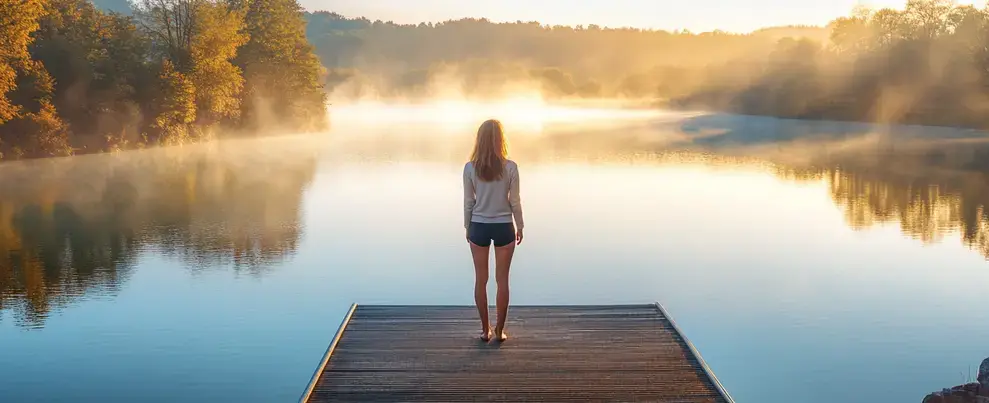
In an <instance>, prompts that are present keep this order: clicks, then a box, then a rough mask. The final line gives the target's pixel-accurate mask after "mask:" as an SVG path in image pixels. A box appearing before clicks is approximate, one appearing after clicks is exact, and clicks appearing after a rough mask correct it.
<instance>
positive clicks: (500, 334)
mask: <svg viewBox="0 0 989 403" xmlns="http://www.w3.org/2000/svg"><path fill="white" fill-rule="evenodd" d="M514 255H515V242H512V243H510V244H508V245H506V246H502V247H496V248H495V281H496V282H497V283H498V296H497V308H498V322H497V324H495V335H494V336H495V338H496V339H497V340H499V341H505V340H507V339H508V336H507V334H506V333H505V319H506V318H507V317H508V270H509V269H510V268H511V267H512V256H514Z"/></svg>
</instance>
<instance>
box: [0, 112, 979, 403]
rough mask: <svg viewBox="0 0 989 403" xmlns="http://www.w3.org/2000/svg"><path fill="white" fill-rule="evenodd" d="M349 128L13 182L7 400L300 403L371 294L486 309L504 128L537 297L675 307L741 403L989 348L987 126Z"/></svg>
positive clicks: (894, 387) (842, 388) (1, 394)
mask: <svg viewBox="0 0 989 403" xmlns="http://www.w3.org/2000/svg"><path fill="white" fill-rule="evenodd" d="M479 111H482V112H484V113H481V112H479ZM333 113H334V128H333V130H332V131H331V132H330V133H325V134H320V135H312V136H301V137H300V136H290V137H279V138H268V139H263V140H239V141H227V142H218V143H213V144H209V145H205V146H195V147H184V148H169V149H155V150H148V151H137V152H128V153H121V154H116V155H98V156H82V157H73V158H68V159H55V160H38V161H29V162H10V163H3V164H0V402H22V401H23V402H79V401H98V402H129V401H136V400H142V401H162V402H173V401H182V402H198V401H203V402H207V401H213V402H215V401H240V402H247V401H256V402H281V401H285V402H288V401H295V400H296V399H298V397H299V396H300V394H301V393H302V392H303V389H304V388H305V386H306V383H307V382H308V381H309V377H310V376H311V375H312V372H313V370H314V369H315V367H316V365H317V364H318V363H319V360H320V358H321V355H322V354H323V352H324V350H325V349H326V346H327V343H328V342H329V341H330V339H331V338H332V336H333V333H334V332H335V330H336V328H337V326H338V325H339V323H340V320H341V319H342V317H343V315H344V314H345V312H346V310H347V309H348V308H349V306H350V304H351V303H352V302H358V303H366V304H375V303H389V304H472V303H473V291H472V285H473V283H472V282H473V272H472V268H471V263H470V255H469V252H468V248H467V246H466V245H465V242H464V238H463V228H462V217H463V216H462V211H461V208H462V207H461V206H462V200H461V197H462V189H461V176H460V175H461V172H462V168H463V163H464V158H465V156H466V155H467V154H468V152H469V147H470V145H471V142H472V140H473V135H474V131H475V128H476V125H477V124H478V123H479V122H480V121H481V120H483V118H485V117H487V116H484V114H485V113H491V114H493V115H495V116H496V117H502V118H503V120H504V122H505V125H506V129H507V130H508V135H509V139H510V149H511V152H512V156H513V158H514V159H515V160H516V161H518V163H519V166H520V170H521V184H522V198H523V207H524V209H525V214H526V223H527V228H526V229H527V231H526V238H525V242H524V243H523V245H522V246H521V247H520V248H519V249H518V251H517V254H516V258H515V263H514V265H513V268H512V270H513V271H512V273H513V274H512V275H513V277H512V287H513V288H512V291H513V294H512V297H513V301H512V302H513V303H515V304H597V303H601V304H606V303H649V302H653V301H661V302H662V303H663V304H664V305H665V306H666V308H667V309H668V310H669V311H670V313H671V314H672V316H673V317H674V318H675V319H676V320H677V322H678V324H679V325H680V326H681V327H682V328H683V330H684V332H685V333H686V334H687V336H688V337H690V339H691V340H692V341H693V342H694V344H695V345H696V346H697V348H698V349H699V350H700V352H701V353H702V354H703V356H704V358H705V360H706V361H707V362H708V364H709V365H710V366H711V367H712V369H713V371H714V372H715V373H716V374H717V376H718V377H719V378H720V380H721V382H722V383H723V384H724V386H725V387H726V388H727V390H728V391H729V392H730V393H731V394H732V395H733V397H734V398H735V399H736V401H738V402H743V403H744V402H781V403H782V402H787V403H790V402H810V403H815V402H821V403H824V402H829V403H830V402H836V401H841V402H846V401H847V402H920V400H921V399H922V398H923V396H924V395H926V394H927V393H929V392H932V391H935V390H939V389H940V388H942V387H949V386H952V385H955V384H958V383H962V382H964V381H966V380H967V379H970V378H974V376H975V370H976V366H977V365H978V363H979V362H980V361H981V359H983V358H985V357H986V356H989V343H987V342H986V341H987V340H989V320H987V319H986V312H985V310H986V307H987V306H989V263H987V256H989V211H987V209H986V208H985V206H986V205H987V204H989V203H987V202H989V175H986V174H984V173H983V172H989V169H987V168H986V166H987V165H989V153H987V152H986V150H989V140H986V139H985V138H983V135H982V134H980V133H976V132H972V131H965V130H953V129H943V128H925V127H906V126H900V127H890V126H878V125H864V124H851V123H834V122H797V121H787V120H779V119H772V118H761V117H742V116H732V115H719V114H688V113H666V112H656V111H647V110H635V109H593V108H577V107H562V106H561V107H539V106H532V107H526V106H522V107H509V106H504V107H495V106H491V107H489V108H487V109H486V108H485V107H484V106H469V105H457V104H451V105H445V106H444V105H440V106H430V107H425V106H419V107H416V106H403V107H399V106H383V105H377V106H376V105H365V106H351V107H340V108H337V109H336V110H334V111H333ZM451 116H455V117H456V118H451ZM490 286H491V287H492V292H493V288H494V282H493V281H492V282H491V285H490ZM516 342H522V340H517V341H516ZM506 386H508V387H510V385H506Z"/></svg>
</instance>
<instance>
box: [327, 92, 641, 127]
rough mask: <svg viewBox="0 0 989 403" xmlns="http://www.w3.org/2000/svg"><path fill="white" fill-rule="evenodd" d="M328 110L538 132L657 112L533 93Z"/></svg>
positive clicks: (385, 119)
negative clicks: (498, 124)
mask: <svg viewBox="0 0 989 403" xmlns="http://www.w3.org/2000/svg"><path fill="white" fill-rule="evenodd" d="M330 113H331V118H330V119H331V120H332V121H333V122H335V123H340V122H343V123H348V122H349V123H362V124H366V123H394V122H413V123H434V124H439V125H442V126H444V128H446V129H460V128H465V127H470V126H476V125H478V124H480V123H481V122H483V121H484V120H486V119H498V120H501V121H502V123H504V124H505V126H506V127H509V128H511V129H512V130H513V131H517V132H524V133H541V132H542V130H543V127H544V125H545V124H547V123H570V122H574V123H576V122H587V121H602V120H608V119H622V118H626V119H627V118H643V117H650V116H656V115H658V114H660V112H659V111H657V110H654V109H627V108H621V109H620V108H615V107H609V106H601V105H591V104H586V105H570V104H555V103H551V102H547V101H545V100H543V99H541V98H539V97H534V96H519V97H512V98H506V99H502V100H497V101H466V100H461V99H444V100H436V101H433V102H429V103H409V104H395V103H382V102H359V103H354V104H347V105H339V106H337V105H335V106H332V107H331V110H330Z"/></svg>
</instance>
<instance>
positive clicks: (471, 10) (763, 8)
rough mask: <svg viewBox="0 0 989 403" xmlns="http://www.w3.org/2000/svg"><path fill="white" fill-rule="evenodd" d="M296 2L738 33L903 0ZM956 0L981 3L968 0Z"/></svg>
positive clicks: (394, 18)
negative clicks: (575, 2) (830, 0)
mask: <svg viewBox="0 0 989 403" xmlns="http://www.w3.org/2000/svg"><path fill="white" fill-rule="evenodd" d="M299 3H300V4H301V5H302V6H303V8H305V9H306V10H307V11H310V12H318V11H329V12H334V13H338V14H341V15H343V16H345V17H349V18H360V17H364V18H367V19H369V20H371V21H375V20H381V21H391V22H395V23H398V24H419V23H438V22H443V21H449V20H459V19H464V18H477V19H480V18H484V19H488V20H490V21H492V22H515V21H524V22H529V21H538V22H539V23H541V24H544V25H563V26H578V25H583V26H588V25H598V26H601V27H607V28H638V29H652V30H664V31H678V30H688V31H691V32H710V31H715V30H720V31H725V32H731V33H739V34H745V33H750V32H753V31H757V30H759V29H763V28H773V27H781V26H793V25H804V26H817V27H825V26H826V25H827V24H828V23H829V22H830V21H831V20H833V19H835V18H837V17H841V16H845V15H848V13H849V12H850V11H851V10H853V9H854V8H855V7H856V6H866V7H869V8H872V9H881V8H895V9H903V8H904V6H905V5H906V1H905V0H868V1H862V0H838V1H832V2H815V1H809V0H801V1H792V0H756V1H754V2H753V1H741V0H699V1H694V2H690V3H683V4H671V3H672V2H659V1H652V2H650V1H642V0H587V1H585V2H583V3H582V4H572V3H571V2H568V1H567V0H545V1H542V2H539V3H534V2H525V1H523V0H505V1H502V2H499V3H498V4H494V3H488V2H483V1H477V0H466V1H464V0H420V1H419V2H416V4H411V3H408V2H404V1H402V0H299ZM956 3H957V4H960V5H976V6H982V5H983V4H981V3H976V2H974V1H973V0H958V1H956ZM561 10H563V11H565V12H561Z"/></svg>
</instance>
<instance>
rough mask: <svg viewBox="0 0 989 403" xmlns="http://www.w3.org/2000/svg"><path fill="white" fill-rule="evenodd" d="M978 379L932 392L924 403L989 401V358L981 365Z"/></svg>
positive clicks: (975, 402)
mask: <svg viewBox="0 0 989 403" xmlns="http://www.w3.org/2000/svg"><path fill="white" fill-rule="evenodd" d="M976 381H977V382H972V383H968V384H965V385H958V386H955V387H953V388H948V389H944V390H942V391H940V392H934V393H931V394H929V395H927V397H925V398H924V401H923V403H989V358H986V359H985V360H983V361H982V365H980V366H979V375H978V376H977V377H976Z"/></svg>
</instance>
